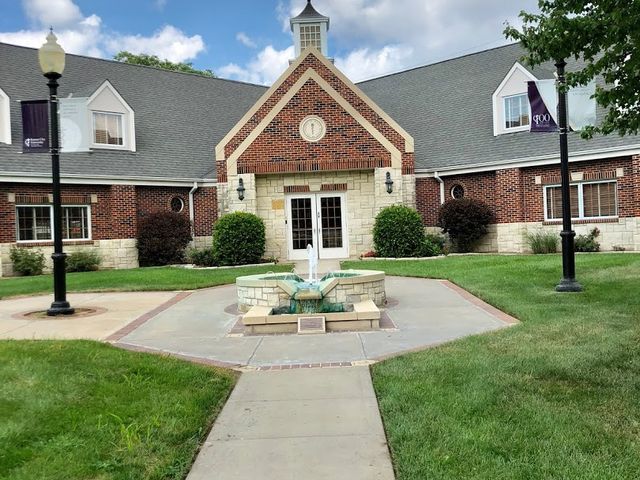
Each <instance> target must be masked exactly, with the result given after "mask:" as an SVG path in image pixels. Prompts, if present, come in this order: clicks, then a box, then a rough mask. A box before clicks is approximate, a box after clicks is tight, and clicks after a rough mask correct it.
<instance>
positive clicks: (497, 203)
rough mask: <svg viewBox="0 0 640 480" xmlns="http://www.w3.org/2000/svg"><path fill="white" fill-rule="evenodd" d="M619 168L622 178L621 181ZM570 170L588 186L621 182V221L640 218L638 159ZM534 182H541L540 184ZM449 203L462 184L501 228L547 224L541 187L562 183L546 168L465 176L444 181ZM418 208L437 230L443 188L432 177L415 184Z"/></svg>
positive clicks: (555, 171)
mask: <svg viewBox="0 0 640 480" xmlns="http://www.w3.org/2000/svg"><path fill="white" fill-rule="evenodd" d="M618 169H622V172H623V175H622V176H617V173H618ZM569 171H570V173H573V174H581V175H582V176H583V179H584V181H589V180H597V179H612V180H616V181H617V182H618V190H617V194H618V216H619V217H620V218H629V217H639V216H640V206H639V205H640V157H638V158H635V159H632V158H629V157H624V158H614V159H607V160H597V161H591V162H580V163H572V164H570V165H569ZM536 177H539V178H538V180H539V182H540V183H536ZM443 180H444V182H445V200H449V199H451V189H452V187H453V186H454V185H461V186H462V187H463V188H464V192H465V193H464V194H465V197H467V198H476V199H478V200H482V201H483V202H485V203H486V204H488V205H489V206H490V207H491V208H492V209H493V211H494V213H495V214H496V222H497V223H518V222H542V221H544V204H543V202H544V201H543V188H544V186H545V185H551V184H559V183H560V166H559V165H547V166H542V167H529V168H523V169H503V170H497V171H494V172H483V173H476V174H467V175H454V176H450V177H443ZM416 193H417V202H416V204H417V207H418V211H419V212H420V214H421V215H422V218H423V221H424V224H425V225H426V226H435V224H436V219H437V210H438V208H439V206H440V202H439V198H440V193H439V184H438V182H437V181H436V180H435V179H434V178H424V177H423V178H418V179H417V180H416Z"/></svg>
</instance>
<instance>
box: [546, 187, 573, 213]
mask: <svg viewBox="0 0 640 480" xmlns="http://www.w3.org/2000/svg"><path fill="white" fill-rule="evenodd" d="M570 190H571V217H572V218H578V216H579V215H580V214H579V211H578V186H577V185H571V188H570ZM547 218H548V219H549V220H556V219H562V188H561V187H548V188H547Z"/></svg>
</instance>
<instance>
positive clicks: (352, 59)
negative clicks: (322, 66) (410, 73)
mask: <svg viewBox="0 0 640 480" xmlns="http://www.w3.org/2000/svg"><path fill="white" fill-rule="evenodd" d="M412 54H413V49H412V48H411V47H407V46H403V45H388V46H386V47H383V48H380V49H375V50H372V49H369V48H360V49H358V50H354V51H352V52H349V54H348V55H346V56H345V57H336V59H335V63H336V67H338V68H339V69H340V70H341V71H342V72H344V74H345V75H346V76H347V77H348V78H349V79H350V80H351V81H354V82H359V81H362V80H367V79H369V78H373V77H379V76H381V75H384V74H386V73H389V72H395V71H398V70H401V69H402V68H403V66H404V64H405V62H406V60H407V59H408V58H411V55H412Z"/></svg>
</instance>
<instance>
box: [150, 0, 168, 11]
mask: <svg viewBox="0 0 640 480" xmlns="http://www.w3.org/2000/svg"><path fill="white" fill-rule="evenodd" d="M153 6H154V7H156V9H157V10H164V7H166V6H167V0H155V2H154V3H153Z"/></svg>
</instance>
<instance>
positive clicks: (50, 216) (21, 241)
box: [16, 204, 93, 245]
mask: <svg viewBox="0 0 640 480" xmlns="http://www.w3.org/2000/svg"><path fill="white" fill-rule="evenodd" d="M37 207H46V208H48V209H49V219H50V220H49V222H50V225H51V237H50V238H44V239H39V240H20V223H19V221H18V208H37ZM74 207H75V208H84V209H86V210H87V233H88V235H89V236H88V237H86V238H63V239H62V242H63V243H64V242H84V241H87V240H92V239H93V238H92V237H93V232H92V225H91V205H62V208H63V209H64V208H74ZM63 220H64V216H63ZM63 231H64V229H63ZM43 242H53V205H51V204H18V205H16V243H20V244H27V245H28V244H30V243H43Z"/></svg>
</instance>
